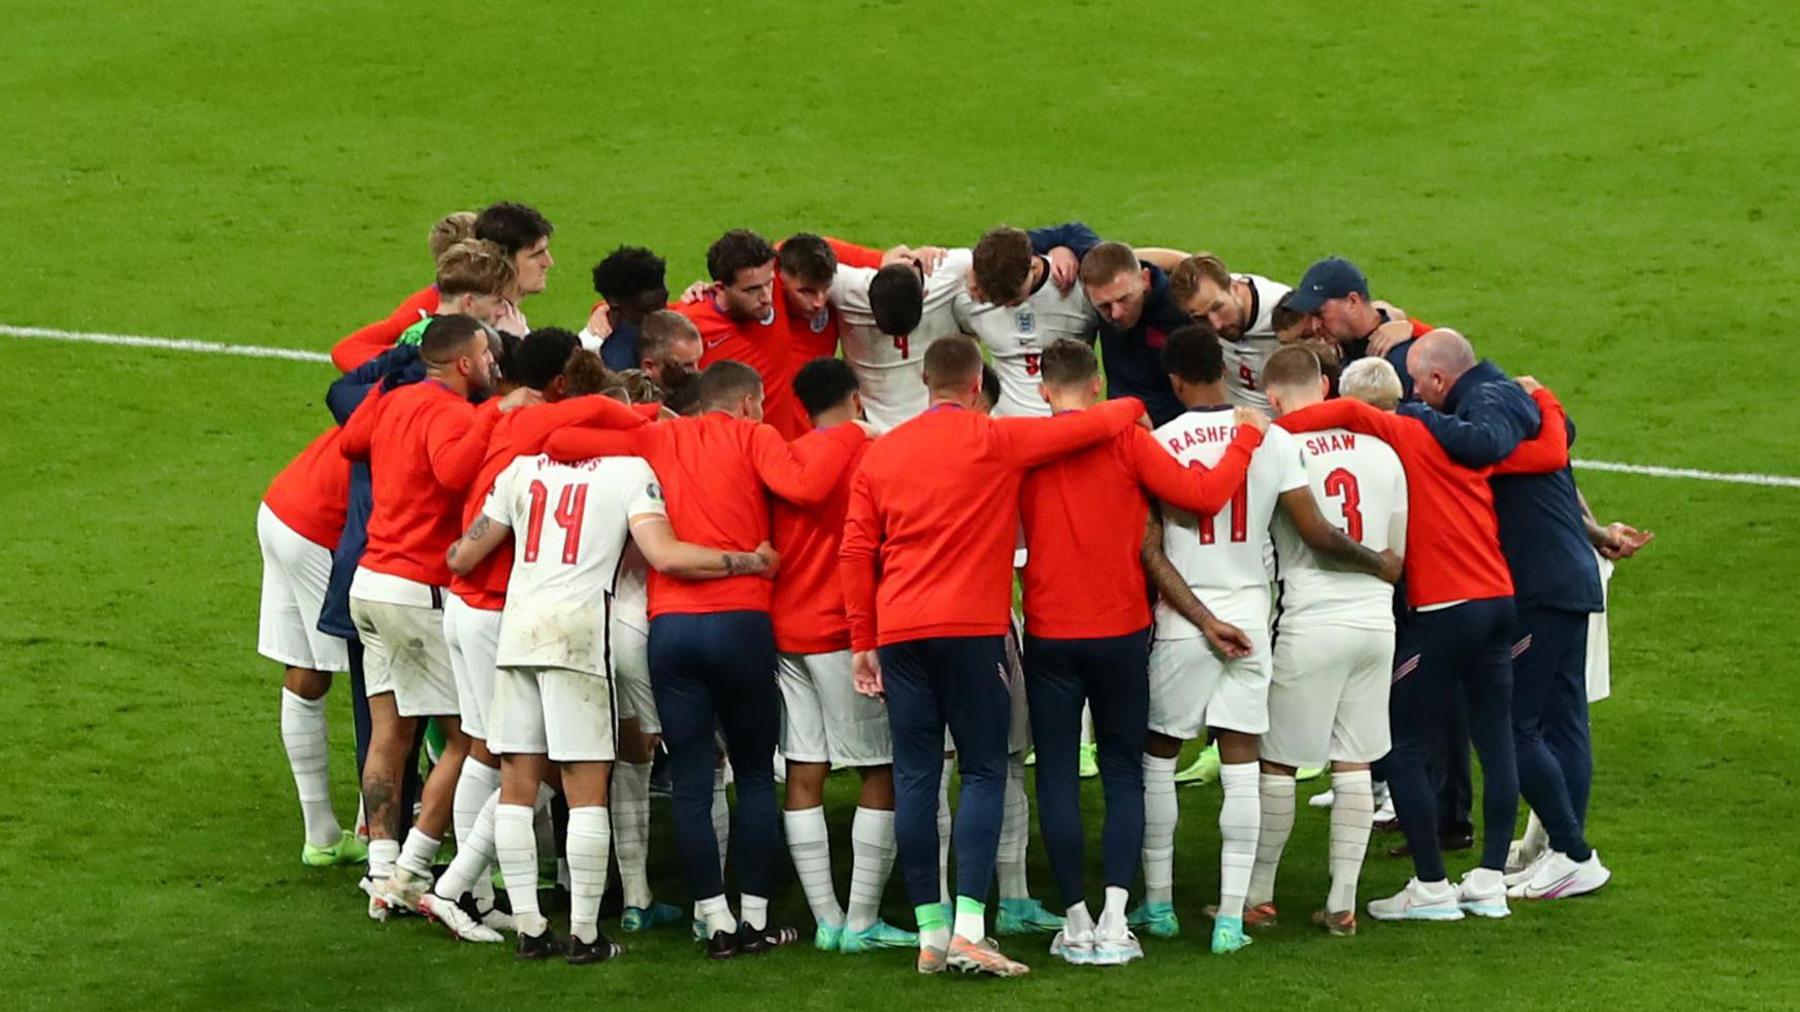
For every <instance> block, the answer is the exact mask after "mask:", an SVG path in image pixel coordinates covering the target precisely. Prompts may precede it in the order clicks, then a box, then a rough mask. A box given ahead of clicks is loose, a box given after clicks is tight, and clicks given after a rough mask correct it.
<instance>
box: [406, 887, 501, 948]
mask: <svg viewBox="0 0 1800 1012" xmlns="http://www.w3.org/2000/svg"><path fill="white" fill-rule="evenodd" d="M419 913H422V914H424V915H425V919H426V920H430V921H436V922H437V923H439V924H442V925H443V926H444V927H446V928H449V929H450V934H451V935H452V936H453V937H455V938H459V939H461V940H463V941H465V942H499V941H504V939H502V938H501V936H500V932H498V931H495V930H494V929H493V928H490V927H488V926H487V925H485V924H482V923H481V922H480V921H477V920H476V919H475V918H473V917H470V916H469V915H468V913H467V912H466V911H464V910H463V908H462V907H459V906H457V905H456V901H455V900H447V899H445V898H443V897H442V896H439V895H438V894H437V893H426V894H425V895H423V896H421V897H419Z"/></svg>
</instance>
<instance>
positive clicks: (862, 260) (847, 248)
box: [825, 236, 883, 270]
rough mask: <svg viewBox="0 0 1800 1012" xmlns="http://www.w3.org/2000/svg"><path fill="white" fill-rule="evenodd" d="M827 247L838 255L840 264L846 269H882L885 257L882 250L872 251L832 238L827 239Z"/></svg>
mask: <svg viewBox="0 0 1800 1012" xmlns="http://www.w3.org/2000/svg"><path fill="white" fill-rule="evenodd" d="M825 245H827V246H830V247H831V252H832V253H834V254H836V256H837V260H838V263H840V264H843V265H844V266H845V267H867V268H869V269H870V270H880V269H881V258H882V256H883V253H882V251H881V250H878V249H870V248H869V247H867V246H858V245H857V244H855V243H853V242H845V241H844V240H842V239H834V238H832V237H831V236H826V237H825Z"/></svg>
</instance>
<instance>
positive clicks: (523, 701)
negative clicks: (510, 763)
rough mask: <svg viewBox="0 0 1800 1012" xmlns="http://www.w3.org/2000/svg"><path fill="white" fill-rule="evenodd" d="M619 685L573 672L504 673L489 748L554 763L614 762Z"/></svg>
mask: <svg viewBox="0 0 1800 1012" xmlns="http://www.w3.org/2000/svg"><path fill="white" fill-rule="evenodd" d="M617 712H618V708H617V704H616V701H615V699H614V697H613V680H612V678H611V677H610V676H608V675H589V674H584V673H582V672H580V671H570V670H568V669H567V668H538V667H527V668H500V669H499V670H498V671H496V672H495V674H494V707H493V710H492V711H491V712H490V713H489V714H488V748H489V750H491V751H493V752H495V753H497V754H499V755H513V754H519V753H529V754H535V755H547V756H549V757H550V760H551V761H552V762H559V763H575V762H612V761H613V759H614V758H615V757H616V754H617V749H618V741H619V736H618V724H617V723H616V721H615V715H616V714H617Z"/></svg>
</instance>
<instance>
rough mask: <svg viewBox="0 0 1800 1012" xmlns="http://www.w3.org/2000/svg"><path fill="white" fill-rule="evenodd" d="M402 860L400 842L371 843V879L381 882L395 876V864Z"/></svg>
mask: <svg viewBox="0 0 1800 1012" xmlns="http://www.w3.org/2000/svg"><path fill="white" fill-rule="evenodd" d="M398 860H400V841H399V840H370V841H369V877H370V878H372V879H375V880H376V881H380V880H382V879H384V878H388V877H390V876H391V875H393V874H394V862H396V861H398Z"/></svg>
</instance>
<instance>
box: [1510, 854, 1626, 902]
mask: <svg viewBox="0 0 1800 1012" xmlns="http://www.w3.org/2000/svg"><path fill="white" fill-rule="evenodd" d="M1529 872H1530V874H1529V875H1528V876H1527V877H1526V878H1525V880H1524V881H1522V882H1519V883H1518V884H1516V885H1513V884H1512V883H1510V882H1509V883H1508V884H1509V885H1510V886H1511V888H1509V889H1507V890H1506V895H1508V896H1511V897H1514V898H1516V899H1522V900H1560V899H1567V898H1568V897H1570V896H1581V895H1584V894H1586V893H1591V892H1593V891H1594V890H1596V889H1598V888H1600V887H1601V886H1603V885H1605V884H1606V883H1607V881H1608V880H1610V879H1611V878H1612V869H1610V868H1608V867H1607V866H1605V865H1603V864H1601V863H1600V852H1599V851H1597V850H1596V851H1594V852H1593V853H1591V854H1589V855H1588V859H1587V860H1586V861H1576V860H1574V859H1573V858H1571V857H1569V855H1567V854H1564V853H1563V852H1562V851H1560V850H1552V851H1548V852H1546V853H1545V854H1544V856H1543V857H1541V858H1539V859H1538V860H1537V862H1536V863H1535V864H1533V865H1532V866H1531V868H1530V869H1529Z"/></svg>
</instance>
